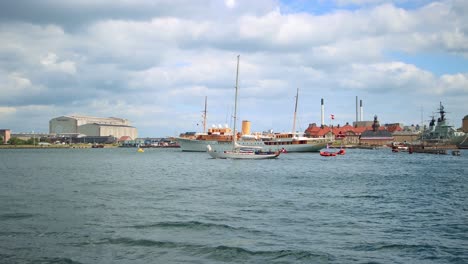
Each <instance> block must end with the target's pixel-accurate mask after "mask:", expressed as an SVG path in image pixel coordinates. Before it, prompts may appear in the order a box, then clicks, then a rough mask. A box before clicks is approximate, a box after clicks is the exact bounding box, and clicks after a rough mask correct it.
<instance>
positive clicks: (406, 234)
mask: <svg viewBox="0 0 468 264" xmlns="http://www.w3.org/2000/svg"><path fill="white" fill-rule="evenodd" d="M467 164H468V152H467V151H461V155H460V156H452V155H431V154H418V153H414V154H412V155H409V154H408V153H392V152H391V150H390V149H375V150H359V149H348V150H347V153H346V155H344V156H337V157H321V156H320V155H319V154H318V153H288V154H282V155H281V156H280V157H279V158H278V159H275V160H243V161H240V160H214V159H211V158H210V157H209V155H208V154H207V153H184V152H181V151H180V150H178V149H146V150H145V152H144V153H138V152H137V150H136V149H133V148H132V149H9V150H6V149H3V150H0V263H468V173H467V168H468V165H467Z"/></svg>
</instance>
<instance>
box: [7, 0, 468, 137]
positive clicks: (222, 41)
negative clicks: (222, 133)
mask: <svg viewBox="0 0 468 264" xmlns="http://www.w3.org/2000/svg"><path fill="white" fill-rule="evenodd" d="M467 13H468V2H467V1H462V0H447V1H427V0H415V1H406V0H396V1H383V0H334V1H324V0H316V1H305V0H295V1H293V0H288V1H286V0H283V1H277V0H261V1H239V0H225V1H215V0H205V1H189V0H179V1H170V0H157V1H149V0H136V1H124V0H122V1H111V0H104V1H99V2H97V3H96V2H94V1H57V0H44V1H27V0H20V1H3V2H2V3H0V40H1V43H2V44H0V94H1V96H0V128H8V129H11V130H12V131H14V132H29V131H37V132H39V131H40V132H48V124H49V120H50V119H52V118H54V117H58V116H62V115H88V116H99V117H111V116H114V117H120V118H125V119H128V120H129V121H130V122H131V125H132V126H134V127H136V128H137V129H138V133H139V137H150V136H176V135H178V134H180V133H183V132H186V131H201V130H202V129H203V126H202V125H201V122H202V112H203V108H204V100H205V96H207V97H208V115H207V119H208V120H207V127H211V126H212V125H213V124H216V125H218V124H222V125H224V124H231V121H230V116H231V115H232V113H233V107H234V106H233V105H234V92H235V91H234V86H235V77H236V76H235V75H236V56H237V55H240V68H239V101H238V104H239V105H238V124H237V126H239V125H240V122H241V121H242V120H249V121H250V122H251V124H252V131H265V130H269V129H273V130H274V131H277V132H279V131H291V129H292V123H293V121H292V119H293V113H294V102H295V95H296V89H297V88H299V103H298V113H297V116H298V117H297V124H296V129H297V130H299V131H304V130H305V129H306V128H307V126H308V125H309V123H317V124H320V119H321V113H320V110H321V104H320V100H321V98H324V100H325V117H326V118H325V120H326V123H329V122H330V119H329V118H327V117H329V116H330V115H331V114H333V115H334V116H335V119H334V120H333V123H334V124H343V125H344V124H345V123H346V122H349V123H352V122H353V121H355V111H356V106H355V97H356V96H358V97H359V99H360V100H362V101H363V105H364V106H363V108H364V118H363V120H373V117H374V115H377V116H378V118H379V121H380V122H381V124H384V123H397V122H402V123H404V124H405V125H411V124H414V125H416V124H421V121H423V123H424V124H425V125H427V124H428V123H429V121H428V120H429V119H430V116H432V115H434V114H433V113H435V112H437V108H438V107H439V102H442V103H443V105H444V107H445V109H446V111H447V112H448V113H447V117H448V121H449V123H450V124H451V125H453V126H454V127H455V128H458V127H461V122H462V119H463V117H464V116H465V115H467V114H468V111H467V110H468V108H467V106H466V105H467V103H466V102H468V17H466V15H465V14H467ZM197 124H198V125H197Z"/></svg>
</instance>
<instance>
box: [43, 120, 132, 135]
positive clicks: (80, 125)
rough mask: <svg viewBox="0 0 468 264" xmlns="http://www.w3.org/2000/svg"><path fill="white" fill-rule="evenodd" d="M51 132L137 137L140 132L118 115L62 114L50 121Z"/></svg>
mask: <svg viewBox="0 0 468 264" xmlns="http://www.w3.org/2000/svg"><path fill="white" fill-rule="evenodd" d="M49 133H50V134H84V135H86V136H113V137H116V138H121V137H123V136H129V137H130V138H132V139H135V138H137V136H138V132H137V129H136V128H135V127H132V126H130V122H129V121H128V120H127V119H122V118H116V117H106V118H102V117H93V116H60V117H56V118H53V119H51V120H50V121H49Z"/></svg>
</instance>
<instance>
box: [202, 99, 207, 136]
mask: <svg viewBox="0 0 468 264" xmlns="http://www.w3.org/2000/svg"><path fill="white" fill-rule="evenodd" d="M206 101H207V96H205V111H203V133H206Z"/></svg>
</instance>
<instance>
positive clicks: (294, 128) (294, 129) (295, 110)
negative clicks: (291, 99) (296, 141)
mask: <svg viewBox="0 0 468 264" xmlns="http://www.w3.org/2000/svg"><path fill="white" fill-rule="evenodd" d="M298 97H299V88H297V92H296V105H295V106H294V118H293V128H292V133H293V138H294V136H295V135H296V114H297V98H298Z"/></svg>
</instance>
